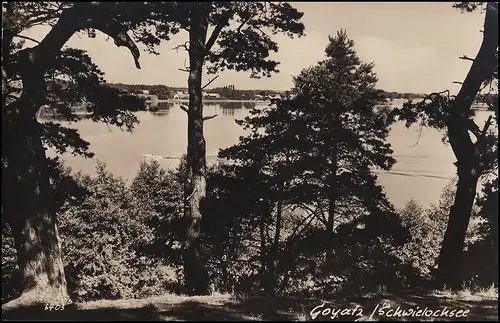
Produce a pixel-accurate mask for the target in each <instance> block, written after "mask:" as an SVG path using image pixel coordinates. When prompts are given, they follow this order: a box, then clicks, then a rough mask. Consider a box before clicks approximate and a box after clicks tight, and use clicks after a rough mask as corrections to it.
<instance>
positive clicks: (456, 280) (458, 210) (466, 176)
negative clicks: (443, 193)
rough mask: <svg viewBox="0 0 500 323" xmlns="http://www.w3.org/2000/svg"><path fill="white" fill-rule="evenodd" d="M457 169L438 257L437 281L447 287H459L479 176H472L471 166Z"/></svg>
mask: <svg viewBox="0 0 500 323" xmlns="http://www.w3.org/2000/svg"><path fill="white" fill-rule="evenodd" d="M464 168H465V169H463V170H461V171H459V179H458V183H457V192H456V193H455V202H454V204H453V206H452V208H451V210H450V216H449V219H448V226H447V228H446V233H445V236H444V239H443V244H442V246H441V254H440V257H439V271H438V275H439V276H438V281H439V282H440V284H442V285H446V286H448V287H461V283H462V281H463V278H464V277H463V274H464V273H463V271H462V270H461V268H462V267H464V264H463V259H464V252H463V250H464V246H465V235H466V233H467V227H468V226H469V220H470V215H471V213H472V206H473V204H474V198H475V195H476V188H477V182H478V179H479V177H478V176H472V175H471V171H472V169H473V168H471V167H464Z"/></svg>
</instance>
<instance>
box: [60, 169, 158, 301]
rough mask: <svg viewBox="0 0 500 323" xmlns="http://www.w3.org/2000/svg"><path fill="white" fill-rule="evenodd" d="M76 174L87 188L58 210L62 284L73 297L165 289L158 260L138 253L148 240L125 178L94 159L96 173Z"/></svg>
mask: <svg viewBox="0 0 500 323" xmlns="http://www.w3.org/2000/svg"><path fill="white" fill-rule="evenodd" d="M77 180H78V181H79V182H80V183H81V184H82V185H83V186H85V187H86V188H87V189H88V191H89V192H90V194H89V195H88V196H87V197H86V198H85V199H84V201H83V202H82V203H81V204H80V205H78V206H74V205H71V206H68V207H67V208H65V209H63V210H62V213H61V215H60V216H59V232H60V234H61V238H62V241H63V243H62V245H63V256H64V259H63V260H64V263H65V271H66V275H67V280H68V288H69V290H70V292H71V294H72V296H73V297H74V299H75V300H80V301H83V300H95V299H118V298H138V297H144V296H149V295H154V294H158V293H163V292H165V287H166V283H167V282H168V277H166V274H165V273H164V272H163V271H162V270H161V267H160V266H161V262H160V261H159V260H157V259H155V258H152V257H146V256H145V255H144V254H142V253H141V248H143V247H145V246H147V245H148V244H150V243H151V242H152V241H153V237H154V236H153V230H152V229H151V228H150V227H148V226H147V225H146V224H145V222H146V220H147V219H148V218H150V217H151V214H150V210H149V209H141V208H140V203H138V202H137V200H136V199H135V198H134V196H133V194H132V192H131V191H130V189H129V188H128V187H127V185H126V183H125V181H124V180H123V179H121V178H116V177H114V176H113V175H112V174H110V173H109V172H108V171H107V169H106V165H105V164H103V163H100V162H98V165H97V176H96V177H94V178H92V177H90V176H79V178H77Z"/></svg>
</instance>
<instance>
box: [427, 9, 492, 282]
mask: <svg viewBox="0 0 500 323" xmlns="http://www.w3.org/2000/svg"><path fill="white" fill-rule="evenodd" d="M497 52H498V3H495V2H490V3H488V4H487V9H486V16H485V23H484V36H483V42H482V44H481V47H480V49H479V52H478V54H477V56H476V58H475V59H474V62H473V63H472V66H471V68H470V70H469V73H468V74H467V77H466V78H465V80H464V82H463V85H462V88H461V89H460V92H459V93H458V95H457V97H456V98H455V101H454V102H453V106H452V107H451V109H450V116H449V119H448V123H447V127H448V138H449V140H450V144H451V147H452V149H453V152H454V154H455V157H456V158H457V168H458V177H459V178H458V183H457V192H456V195H455V201H454V204H453V206H452V207H451V210H450V215H449V219H448V226H447V228H446V233H445V236H444V239H443V243H442V247H441V253H440V255H439V259H438V272H437V277H436V278H437V282H438V284H439V285H441V286H442V285H447V286H450V287H460V284H461V282H462V280H463V275H462V273H461V271H460V268H461V267H462V265H463V261H464V258H463V248H464V244H465V234H466V231H467V227H468V225H469V219H470V216H471V210H472V206H473V203H474V197H475V194H476V188H477V182H478V179H479V177H480V175H481V171H482V170H481V169H480V158H481V154H482V152H481V151H480V149H479V147H480V145H481V142H480V141H481V139H480V138H478V141H477V142H476V143H475V144H474V143H473V142H472V140H471V138H470V136H469V130H473V129H471V128H470V122H469V121H468V118H467V115H468V112H469V111H470V109H471V105H472V102H473V100H474V99H475V97H476V96H477V94H478V93H479V91H480V87H481V85H482V84H483V82H485V81H486V80H488V79H489V78H490V77H491V76H492V75H493V71H494V69H495V67H496V65H497V64H498V61H497V58H496V54H497Z"/></svg>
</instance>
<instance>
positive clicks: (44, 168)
mask: <svg viewBox="0 0 500 323" xmlns="http://www.w3.org/2000/svg"><path fill="white" fill-rule="evenodd" d="M84 5H86V4H84ZM95 5H98V4H95ZM91 7H92V5H91ZM105 19H108V18H105ZM108 20H109V21H102V20H101V21H99V20H94V19H93V18H92V12H85V13H83V12H82V11H79V10H78V5H75V6H74V7H73V8H72V9H68V10H66V11H65V12H64V13H63V14H62V15H61V17H60V18H59V20H58V22H57V23H56V24H55V25H54V26H53V27H52V28H51V30H50V32H49V33H48V34H47V36H45V38H44V39H43V40H42V41H41V42H40V43H39V44H38V45H37V46H35V47H32V48H27V49H24V50H22V51H20V52H19V53H18V54H17V56H18V57H17V59H16V60H17V62H16V64H15V66H11V64H10V59H9V58H8V57H7V55H8V54H9V53H2V60H3V63H5V64H6V66H7V67H8V68H6V70H4V69H2V96H3V94H4V91H7V89H6V84H5V85H4V82H7V79H8V78H9V77H10V76H11V75H10V74H13V73H17V74H18V75H19V76H20V77H21V79H22V83H23V93H22V95H21V97H20V98H19V99H18V100H17V101H15V102H13V103H6V102H5V101H4V100H2V145H3V147H2V173H3V174H2V175H3V178H2V186H3V190H2V192H3V194H2V195H3V196H2V209H3V210H2V211H3V212H2V213H3V214H2V216H5V219H6V221H7V222H8V223H9V224H10V226H11V228H12V232H13V236H14V239H15V244H16V250H17V257H18V263H19V267H20V270H21V276H22V280H23V281H22V286H23V287H22V288H23V292H22V295H21V297H19V298H18V299H15V300H13V301H11V302H9V303H7V304H5V305H4V306H3V308H4V309H7V308H10V307H16V306H18V305H27V304H36V303H42V304H52V305H61V304H67V303H70V302H71V300H70V298H69V296H68V291H67V287H66V279H65V276H64V267H63V262H62V250H61V243H60V239H59V235H58V232H57V220H56V211H55V210H54V208H53V207H52V205H51V200H52V194H51V187H50V181H49V175H48V173H49V169H48V165H47V161H46V155H45V148H44V147H43V144H42V139H41V138H42V137H41V127H40V124H39V123H38V122H37V120H36V114H37V112H38V110H39V108H40V107H41V106H42V105H44V104H45V103H46V84H45V72H46V71H47V69H48V68H50V67H51V64H53V62H54V59H55V58H56V57H57V56H58V55H59V53H60V50H61V48H62V47H63V45H64V44H65V43H66V42H67V41H68V40H69V38H70V37H71V36H72V35H73V34H74V33H75V32H77V31H79V30H81V29H84V28H96V29H99V30H101V31H103V32H104V33H107V34H108V35H109V36H111V37H113V38H115V37H116V38H115V44H116V45H117V46H127V47H128V48H129V49H130V50H131V52H132V54H133V55H134V58H135V59H136V62H137V58H138V56H139V53H138V50H137V47H136V46H135V44H133V42H132V41H131V39H130V37H129V36H128V35H127V34H126V32H125V29H124V28H123V27H122V26H121V25H120V24H119V23H117V22H116V21H111V20H110V19H108ZM5 33H6V32H5V31H4V32H3V35H5ZM116 39H118V40H116ZM4 41H5V40H2V42H3V44H2V45H3V46H2V47H3V49H5V47H6V46H10V41H9V43H8V44H7V43H5V42H4ZM2 66H3V65H2ZM14 71H15V72H14ZM4 88H5V89H4Z"/></svg>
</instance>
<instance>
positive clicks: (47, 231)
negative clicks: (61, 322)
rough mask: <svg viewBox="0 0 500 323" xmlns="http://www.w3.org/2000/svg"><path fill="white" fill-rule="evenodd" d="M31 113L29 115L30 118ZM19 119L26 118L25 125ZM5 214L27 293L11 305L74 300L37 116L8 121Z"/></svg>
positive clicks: (6, 133)
mask: <svg viewBox="0 0 500 323" xmlns="http://www.w3.org/2000/svg"><path fill="white" fill-rule="evenodd" d="M27 118H29V119H30V120H27ZM17 122H21V124H22V125H23V127H21V126H20V124H17ZM2 137H3V138H2V139H3V150H4V151H3V154H2V157H3V167H2V171H3V176H4V178H3V184H4V185H3V186H4V189H3V197H2V200H3V203H2V206H3V216H5V217H6V221H7V222H8V223H9V225H10V226H11V228H12V232H13V235H14V240H15V245H16V250H17V257H18V264H19V268H20V271H21V277H22V284H23V293H22V295H21V297H19V298H17V299H15V300H13V301H11V302H9V303H7V305H6V307H7V308H8V307H10V306H12V307H15V306H17V305H22V304H25V305H26V304H37V303H41V304H53V305H61V304H68V303H70V302H71V301H70V298H69V295H68V292H67V288H66V279H65V276H64V266H63V263H62V250H61V242H60V238H59V234H58V232H57V225H56V215H55V212H54V210H52V209H51V205H50V201H51V193H50V192H51V190H50V183H49V177H48V174H47V166H46V156H45V149H44V147H43V145H42V142H41V139H40V134H39V124H38V122H37V121H36V120H35V118H34V117H32V116H20V115H17V116H15V117H13V116H9V122H3V134H2Z"/></svg>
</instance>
